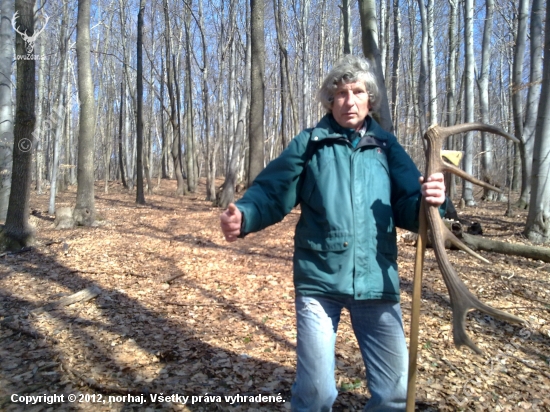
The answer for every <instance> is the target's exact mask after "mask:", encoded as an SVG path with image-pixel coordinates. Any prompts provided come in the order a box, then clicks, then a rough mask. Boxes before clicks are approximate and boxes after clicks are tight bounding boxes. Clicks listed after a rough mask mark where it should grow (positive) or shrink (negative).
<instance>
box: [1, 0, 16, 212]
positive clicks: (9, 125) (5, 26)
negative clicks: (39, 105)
mask: <svg viewBox="0 0 550 412" xmlns="http://www.w3.org/2000/svg"><path fill="white" fill-rule="evenodd" d="M13 14H14V4H13V0H4V1H2V10H1V16H0V18H1V20H0V172H1V173H0V220H5V219H6V215H7V213H8V203H9V198H10V188H11V169H12V162H13V154H12V148H13V102H12V88H11V78H12V71H13V70H12V61H13V54H14V44H15V43H14V30H13V28H12V27H11V19H12V18H13Z"/></svg>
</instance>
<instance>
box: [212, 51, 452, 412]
mask: <svg viewBox="0 0 550 412" xmlns="http://www.w3.org/2000/svg"><path fill="white" fill-rule="evenodd" d="M319 99H320V101H321V103H322V104H323V106H324V107H325V109H326V110H327V114H326V115H325V116H324V117H323V118H322V119H321V121H320V122H319V123H318V124H317V126H316V127H315V128H313V129H307V130H304V131H303V132H301V133H300V134H299V135H298V136H296V137H295V138H294V139H293V140H292V142H291V143H290V144H289V146H288V147H287V149H286V150H284V151H283V153H281V155H280V156H279V157H278V158H277V159H275V160H273V161H272V162H271V163H269V165H268V166H267V167H266V168H265V169H264V170H263V171H262V172H261V173H260V174H259V175H258V177H257V178H256V180H255V181H254V183H253V184H252V186H251V187H250V188H249V189H248V190H247V192H246V193H245V195H244V196H243V197H242V199H240V200H239V201H238V202H237V203H236V204H230V205H229V207H228V208H227V210H226V211H225V212H224V213H223V214H222V215H221V217H220V221H221V228H222V231H223V233H224V235H225V238H226V240H227V241H230V242H232V241H235V240H236V239H237V238H238V237H243V236H245V235H246V234H247V233H250V232H255V231H258V230H261V229H263V228H265V227H267V226H269V225H272V224H274V223H276V222H279V221H280V220H282V219H283V217H284V216H285V215H286V214H287V213H289V212H290V210H291V209H292V208H293V207H294V206H295V205H296V204H298V203H299V204H300V205H301V216H300V220H299V221H298V224H297V226H296V235H295V249H294V259H293V263H294V285H295V292H296V327H297V331H298V334H297V368H296V380H295V383H294V385H293V386H292V402H291V405H292V410H293V411H312V412H313V411H315V412H316V411H329V410H330V409H331V407H332V404H333V402H334V400H335V399H336V396H337V394H338V392H337V389H336V385H335V381H334V365H335V359H334V345H335V341H336V331H337V327H338V322H339V320H340V313H341V311H342V308H347V309H348V310H349V311H350V315H351V322H352V326H353V330H354V333H355V336H356V338H357V341H358V343H359V347H360V349H361V354H362V356H363V362H364V363H365V367H366V371H367V385H368V388H369V390H370V393H371V398H370V400H369V402H368V403H367V405H366V407H365V410H366V411H375V410H376V411H401V410H404V409H405V398H406V387H407V366H408V360H407V356H408V354H407V348H406V344H405V337H404V333H403V324H402V320H401V308H400V305H399V279H398V273H397V262H396V261H397V244H396V226H399V227H402V228H405V229H408V230H413V231H416V230H418V212H419V206H420V199H421V196H424V198H425V199H426V201H427V202H428V203H429V204H431V205H436V206H442V205H443V204H444V201H445V186H444V184H443V175H442V174H441V173H437V174H434V175H433V176H430V177H428V179H426V182H425V183H423V184H422V186H421V183H422V182H423V179H422V177H420V173H419V172H418V170H417V168H416V167H415V165H414V163H413V162H412V160H411V158H410V157H409V156H408V155H407V153H406V152H405V150H404V149H403V148H402V147H401V145H400V144H399V143H398V142H397V139H396V138H395V136H393V135H392V134H390V133H388V132H386V131H384V130H383V129H382V128H381V127H380V126H379V125H378V124H377V123H376V121H375V120H374V119H373V118H372V117H371V116H370V113H371V112H374V111H376V109H377V108H378V105H379V91H378V86H377V84H376V77H375V74H374V67H373V65H372V64H371V63H370V62H369V61H367V60H364V59H362V58H359V57H354V56H346V57H344V58H343V59H342V60H341V61H339V62H338V63H336V65H335V66H334V67H333V68H332V70H331V71H330V73H329V74H328V75H327V77H326V78H325V80H324V82H323V85H322V87H321V89H320V91H319ZM312 145H313V146H312ZM312 147H313V149H311V148H312ZM441 209H442V210H440V212H443V207H441Z"/></svg>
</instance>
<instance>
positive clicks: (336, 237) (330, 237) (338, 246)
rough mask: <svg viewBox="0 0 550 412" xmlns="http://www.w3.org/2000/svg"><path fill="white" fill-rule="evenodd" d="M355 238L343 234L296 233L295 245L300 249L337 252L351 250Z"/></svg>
mask: <svg viewBox="0 0 550 412" xmlns="http://www.w3.org/2000/svg"><path fill="white" fill-rule="evenodd" d="M352 242H353V237H352V236H350V235H349V234H347V233H343V232H333V233H326V234H323V235H318V234H303V233H296V238H295V241H294V243H295V245H296V247H298V248H303V249H310V250H315V251H318V252H328V251H332V252H337V251H343V250H348V249H350V248H351V247H352V246H353V244H352Z"/></svg>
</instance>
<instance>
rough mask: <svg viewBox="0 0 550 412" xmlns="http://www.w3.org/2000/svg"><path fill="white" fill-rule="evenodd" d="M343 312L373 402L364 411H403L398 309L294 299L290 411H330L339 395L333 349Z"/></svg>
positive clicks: (404, 358)
mask: <svg viewBox="0 0 550 412" xmlns="http://www.w3.org/2000/svg"><path fill="white" fill-rule="evenodd" d="M342 308H347V309H348V310H349V312H350V315H351V323H352V326H353V331H354V333H355V337H356V338H357V341H358V343H359V348H360V349H361V355H362V356H363V362H364V363H365V367H366V370H367V376H366V377H367V386H368V388H369V391H370V393H371V398H370V399H369V401H368V402H367V405H366V406H365V411H369V412H370V411H384V412H388V411H404V410H405V403H406V395H407V370H408V352H407V345H406V343H405V335H404V333H403V322H402V320H401V307H400V305H399V303H397V302H391V301H386V300H354V299H353V298H333V297H324V296H323V297H320V296H315V297H313V296H299V295H298V296H297V297H296V325H297V329H298V338H297V340H298V344H297V350H296V352H297V358H298V360H297V367H296V381H295V382H294V385H293V386H292V400H291V406H292V411H295V412H302V411H311V412H319V411H330V410H331V408H332V404H333V403H334V400H335V399H336V396H337V395H338V391H337V389H336V383H335V380H334V367H335V358H334V345H335V342H336V331H337V329H338V322H339V321H340V313H341V311H342Z"/></svg>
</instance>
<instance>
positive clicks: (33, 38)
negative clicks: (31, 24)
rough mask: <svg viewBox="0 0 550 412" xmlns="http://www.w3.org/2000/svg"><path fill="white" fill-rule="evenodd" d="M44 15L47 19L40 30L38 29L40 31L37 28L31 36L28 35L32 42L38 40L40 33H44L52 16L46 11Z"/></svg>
mask: <svg viewBox="0 0 550 412" xmlns="http://www.w3.org/2000/svg"><path fill="white" fill-rule="evenodd" d="M42 16H43V17H44V19H45V22H44V25H43V26H42V28H41V29H40V30H38V31H36V30H35V31H34V33H33V35H32V36H31V37H28V41H29V42H31V43H34V42H35V41H36V38H37V37H38V35H39V34H40V33H42V32H43V31H44V29H45V28H46V25H47V24H48V21H49V20H50V16H48V15H47V14H46V13H44V14H43V15H42Z"/></svg>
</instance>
